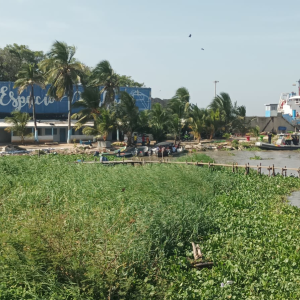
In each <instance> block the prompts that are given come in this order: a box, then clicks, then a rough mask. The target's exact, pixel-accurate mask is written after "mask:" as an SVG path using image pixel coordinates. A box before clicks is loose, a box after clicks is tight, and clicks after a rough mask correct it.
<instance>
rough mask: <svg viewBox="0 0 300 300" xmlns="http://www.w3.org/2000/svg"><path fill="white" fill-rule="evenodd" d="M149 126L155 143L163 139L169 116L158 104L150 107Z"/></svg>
mask: <svg viewBox="0 0 300 300" xmlns="http://www.w3.org/2000/svg"><path fill="white" fill-rule="evenodd" d="M149 125H150V128H151V132H152V134H153V137H154V139H155V140H156V142H160V141H162V140H164V139H165V137H166V133H167V129H168V125H169V115H168V112H167V110H166V109H164V108H163V107H162V106H161V104H160V103H155V104H154V105H153V106H152V107H151V110H150V119H149Z"/></svg>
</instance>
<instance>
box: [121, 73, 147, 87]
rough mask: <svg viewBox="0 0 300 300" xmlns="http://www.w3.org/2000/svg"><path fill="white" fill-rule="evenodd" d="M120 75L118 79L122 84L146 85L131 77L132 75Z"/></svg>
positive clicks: (131, 85)
mask: <svg viewBox="0 0 300 300" xmlns="http://www.w3.org/2000/svg"><path fill="white" fill-rule="evenodd" d="M117 76H118V81H119V85H120V86H127V87H144V86H145V84H144V83H139V82H136V81H135V80H133V79H132V78H131V76H126V75H119V74H117Z"/></svg>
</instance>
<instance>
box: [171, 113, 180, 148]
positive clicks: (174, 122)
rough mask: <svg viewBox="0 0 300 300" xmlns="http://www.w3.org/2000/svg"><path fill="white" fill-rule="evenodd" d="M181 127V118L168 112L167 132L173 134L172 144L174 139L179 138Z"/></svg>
mask: <svg viewBox="0 0 300 300" xmlns="http://www.w3.org/2000/svg"><path fill="white" fill-rule="evenodd" d="M182 127H183V124H182V119H180V118H179V117H178V115H177V114H172V113H169V114H168V133H171V134H173V135H174V144H175V143H176V140H180V133H181V129H182Z"/></svg>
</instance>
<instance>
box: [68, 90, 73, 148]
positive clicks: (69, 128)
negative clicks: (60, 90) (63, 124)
mask: <svg viewBox="0 0 300 300" xmlns="http://www.w3.org/2000/svg"><path fill="white" fill-rule="evenodd" d="M68 98H69V109H68V139H67V143H68V144H70V143H71V135H72V127H71V104H72V98H73V95H72V92H70V93H69V97H68Z"/></svg>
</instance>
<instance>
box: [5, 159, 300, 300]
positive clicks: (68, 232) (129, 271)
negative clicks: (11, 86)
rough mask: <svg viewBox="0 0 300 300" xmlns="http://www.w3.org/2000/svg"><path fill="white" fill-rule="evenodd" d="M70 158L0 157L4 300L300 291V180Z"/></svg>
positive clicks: (295, 294) (280, 295)
mask: <svg viewBox="0 0 300 300" xmlns="http://www.w3.org/2000/svg"><path fill="white" fill-rule="evenodd" d="M76 159H77V157H76V156H60V155H56V156H55V155H44V156H41V157H40V158H38V157H28V156H26V157H25V156H20V157H2V158H1V160H0V177H1V180H0V193H1V198H0V199H1V200H0V245H1V247H0V299H1V300H4V299H9V300H11V299H206V300H207V299H299V298H300V288H299V280H300V272H299V261H300V253H299V249H300V245H299V242H298V240H299V239H298V237H299V233H300V230H299V222H300V211H299V209H297V208H295V207H291V206H289V205H288V204H286V203H285V201H283V200H284V198H283V196H284V195H286V194H287V193H288V192H289V191H290V190H291V189H296V188H299V187H300V181H299V179H297V178H282V177H275V178H272V177H271V178H269V177H266V176H261V177H259V176H257V175H255V174H250V175H249V176H245V175H244V174H243V173H240V174H235V173H232V172H230V171H224V170H215V171H209V170H208V169H207V168H205V167H195V166H188V165H185V164H182V165H163V164H162V165H146V166H143V167H132V166H128V167H127V166H122V165H121V166H114V167H108V166H103V165H100V164H81V163H77V164H74V163H71V162H70V160H73V161H74V160H76ZM191 241H195V242H199V243H200V245H201V249H202V252H203V253H204V255H205V260H207V261H213V262H214V266H213V268H212V269H202V270H196V269H191V268H190V263H189V258H191V256H192V254H191V244H190V242H191ZM227 280H230V281H233V284H232V285H225V286H224V287H223V288H222V287H221V283H222V282H223V283H226V282H227Z"/></svg>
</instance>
